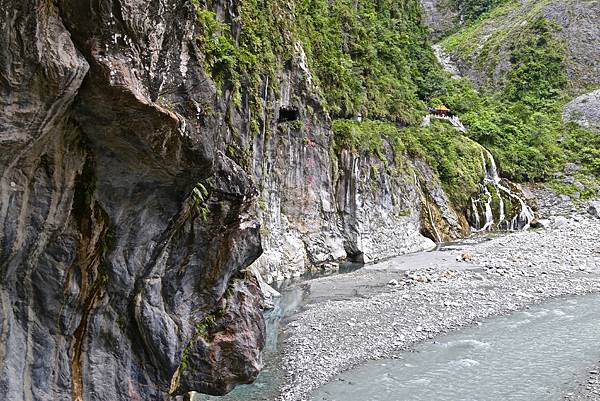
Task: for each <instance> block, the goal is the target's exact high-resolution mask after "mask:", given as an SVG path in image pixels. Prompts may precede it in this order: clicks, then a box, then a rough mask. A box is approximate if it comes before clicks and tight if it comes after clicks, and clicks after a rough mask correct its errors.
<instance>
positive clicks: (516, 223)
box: [471, 150, 535, 231]
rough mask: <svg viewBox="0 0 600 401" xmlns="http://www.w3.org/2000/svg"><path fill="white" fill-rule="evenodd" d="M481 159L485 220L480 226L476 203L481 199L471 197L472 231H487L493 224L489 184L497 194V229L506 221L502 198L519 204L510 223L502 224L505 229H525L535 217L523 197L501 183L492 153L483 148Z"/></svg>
mask: <svg viewBox="0 0 600 401" xmlns="http://www.w3.org/2000/svg"><path fill="white" fill-rule="evenodd" d="M481 160H482V162H483V170H484V172H485V176H484V178H483V182H482V184H481V189H482V193H483V196H485V197H486V198H487V199H486V202H485V204H484V205H483V209H484V217H485V222H484V224H483V227H481V221H480V217H479V216H480V214H479V210H478V208H477V204H478V203H480V202H481V200H476V199H473V198H472V199H471V208H472V209H473V216H472V220H474V221H472V223H474V227H473V229H474V231H487V230H491V229H492V228H493V226H494V214H493V212H492V201H493V197H492V194H491V192H490V190H489V186H490V185H491V186H493V187H494V189H495V192H496V194H497V195H498V222H497V223H496V225H495V226H496V228H497V229H502V228H503V223H504V222H505V221H506V212H505V204H504V199H505V198H507V199H509V200H515V201H516V202H517V203H518V204H519V208H520V209H519V212H518V213H516V214H515V216H514V217H513V218H512V220H511V221H510V223H508V222H507V223H506V224H504V226H505V227H506V229H507V230H509V231H516V230H527V229H528V228H529V226H530V224H531V221H532V220H533V219H534V218H535V214H534V212H533V210H531V208H530V207H529V206H528V205H527V204H526V203H525V201H524V200H523V198H521V197H520V196H519V195H518V194H515V193H513V192H512V191H511V190H510V188H508V187H506V186H504V185H502V179H501V178H500V176H499V175H498V168H497V166H496V161H495V160H494V157H493V156H492V154H491V153H490V152H489V151H487V150H484V151H482V152H481Z"/></svg>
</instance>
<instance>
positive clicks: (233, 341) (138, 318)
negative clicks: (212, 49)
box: [0, 0, 264, 401]
mask: <svg viewBox="0 0 600 401" xmlns="http://www.w3.org/2000/svg"><path fill="white" fill-rule="evenodd" d="M0 5H1V7H0V8H1V9H2V17H1V20H0V29H1V31H2V33H1V35H0V40H2V42H3V43H2V46H0V77H1V78H0V90H1V94H2V96H0V102H2V103H1V104H2V111H1V112H0V132H1V134H0V138H1V139H0V172H1V174H2V177H1V181H0V222H1V224H2V230H1V231H0V272H1V279H0V307H1V309H2V313H1V315H0V316H1V324H0V338H1V341H0V370H1V371H2V374H1V375H0V395H1V398H3V399H7V400H86V401H87V400H126V399H127V400H158V399H164V398H168V397H169V396H168V394H169V393H170V392H173V393H179V392H181V391H182V390H185V389H187V388H188V387H189V386H188V387H185V385H187V383H194V385H196V384H197V383H199V382H202V386H199V387H198V389H199V390H205V389H210V391H213V392H225V391H228V390H229V389H231V387H232V386H233V385H235V384H236V383H242V382H248V381H251V380H252V379H253V378H254V377H255V376H256V374H257V372H258V369H259V367H260V364H261V360H260V352H259V351H260V349H261V348H262V346H263V344H264V323H263V321H262V316H261V313H260V310H261V308H260V297H259V296H258V295H257V294H256V293H257V290H256V285H255V283H254V282H253V280H252V279H251V278H245V276H244V275H243V273H241V272H240V271H241V270H242V269H244V268H246V267H247V266H248V265H250V264H251V263H252V262H253V261H254V260H255V259H256V258H257V257H258V256H259V255H260V253H261V244H260V234H259V226H258V223H257V222H256V221H255V219H254V218H253V217H252V216H251V214H249V213H248V210H249V208H250V207H251V206H252V204H253V202H254V200H255V198H256V193H257V191H256V189H255V187H254V184H253V183H252V181H251V178H250V176H249V175H248V174H247V173H246V172H245V171H244V170H243V169H242V168H241V167H240V166H239V165H238V164H236V163H235V162H234V161H232V160H230V159H229V158H228V157H226V156H224V154H223V152H222V151H221V150H220V148H219V146H222V145H220V142H219V137H220V136H221V135H222V128H221V127H222V124H220V123H219V121H220V120H221V119H222V118H223V110H224V106H223V100H222V99H221V98H220V97H217V96H215V88H214V85H212V84H211V82H210V81H209V80H208V79H207V78H206V76H205V75H204V72H203V69H202V68H201V64H200V63H199V57H201V55H200V54H199V53H198V52H197V50H196V47H195V42H194V40H193V37H194V23H193V21H194V18H195V14H194V10H193V8H192V6H191V4H190V3H189V2H187V1H175V2H172V3H170V4H169V5H168V6H167V5H164V4H163V3H162V2H154V1H153V2H149V3H148V2H143V3H142V2H138V1H133V0H131V1H125V0H124V1H113V2H101V3H90V2H87V3H85V2H75V1H59V2H54V3H53V2H46V1H25V2H21V1H8V0H3V1H2V2H0ZM183 54H187V58H186V60H185V63H184V64H182V55H183ZM175 103H176V104H177V105H178V107H177V110H173V108H170V107H169V105H172V104H175ZM198 183H200V184H198ZM198 185H201V188H203V189H205V190H206V193H205V195H203V196H201V197H198V196H193V195H191V194H192V193H193V189H194V187H197V186H198ZM232 315H235V316H236V318H235V319H234V318H232ZM207 317H212V319H209V322H210V328H209V329H210V331H211V335H212V336H213V337H214V338H217V337H219V336H222V337H223V338H226V339H227V340H226V341H225V340H220V342H217V340H211V341H210V342H209V343H208V344H209V348H210V347H216V346H219V347H221V348H222V349H224V350H225V351H224V352H223V357H222V358H221V359H220V360H219V363H220V364H221V365H219V366H217V365H216V363H215V362H214V361H213V360H210V359H206V358H205V357H204V355H200V354H196V353H193V352H192V353H190V354H189V356H188V366H189V367H194V366H197V365H202V364H205V365H206V364H208V366H209V369H198V370H197V371H192V370H189V369H188V370H187V371H186V372H185V375H184V376H185V377H186V380H187V381H181V386H180V387H177V386H176V387H175V388H171V384H172V378H173V375H174V373H175V372H176V371H179V370H181V363H182V357H183V354H184V351H185V350H186V349H187V347H188V346H189V344H191V343H194V341H196V337H197V336H198V333H197V327H196V326H197V325H198V324H199V323H200V322H203V321H206V319H207ZM224 341H225V342H226V345H223V344H221V343H223V342H224ZM241 349H246V350H247V351H246V352H245V353H242V354H239V353H238V351H239V350H241ZM195 358H200V359H199V360H195ZM227 367H230V368H231V369H230V374H229V375H221V374H215V371H219V370H221V371H222V370H223V369H226V368H227Z"/></svg>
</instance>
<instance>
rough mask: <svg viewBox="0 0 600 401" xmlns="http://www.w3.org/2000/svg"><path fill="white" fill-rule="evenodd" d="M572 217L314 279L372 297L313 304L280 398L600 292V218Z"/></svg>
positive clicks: (304, 394)
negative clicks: (513, 315)
mask: <svg viewBox="0 0 600 401" xmlns="http://www.w3.org/2000/svg"><path fill="white" fill-rule="evenodd" d="M571 212H572V213H573V212H574V213H573V214H571V215H570V216H569V217H564V216H559V217H554V218H552V219H551V226H550V227H549V228H548V229H541V230H532V231H526V232H518V233H513V234H510V235H505V236H499V237H496V238H492V239H490V240H486V241H482V242H477V241H473V243H472V244H461V245H460V246H456V247H451V248H450V249H449V250H447V251H442V252H440V251H438V252H432V253H430V254H425V255H426V256H425V257H424V258H423V259H422V260H421V261H419V260H413V261H411V263H410V264H403V263H402V257H401V258H395V259H391V260H389V261H387V262H385V263H381V264H377V265H372V266H368V267H366V268H364V269H361V270H359V271H356V272H353V273H349V274H344V275H338V276H332V277H323V278H320V279H316V280H314V281H313V282H312V284H311V287H312V289H311V290H313V291H315V290H316V291H318V290H319V288H321V289H331V290H330V291H333V292H334V291H335V290H336V288H344V287H348V286H351V285H353V284H354V285H356V284H355V283H361V285H362V284H363V283H366V285H367V286H368V287H369V288H370V290H369V291H367V292H364V291H363V292H364V293H363V294H358V295H359V296H351V297H337V298H336V297H334V298H333V299H329V300H324V301H322V302H316V303H312V304H309V305H308V306H307V307H306V309H305V310H304V311H302V312H300V313H299V314H298V315H296V316H295V318H294V321H292V322H291V323H290V324H289V326H288V328H287V332H286V340H285V342H284V346H283V360H284V362H283V367H282V370H283V371H284V372H285V381H284V382H285V385H284V386H283V387H282V388H281V390H280V396H279V398H278V399H279V400H282V401H283V400H285V401H291V400H307V399H309V398H310V394H311V393H312V392H313V391H314V390H315V389H316V388H318V387H319V386H321V385H323V384H325V383H327V382H328V381H330V380H332V379H333V378H334V377H335V375H337V374H338V373H340V372H342V371H345V370H348V369H350V368H352V367H354V366H356V365H359V364H361V363H364V362H365V361H367V360H369V359H377V358H394V357H395V355H397V353H398V352H399V351H401V350H404V349H407V348H410V347H411V346H413V345H414V344H416V343H418V342H421V341H424V340H427V339H430V338H432V337H435V336H437V335H439V334H443V333H446V332H448V331H451V330H455V329H457V328H460V327H462V326H466V325H472V324H476V323H477V322H478V321H480V320H482V319H485V318H488V317H491V316H495V315H501V314H507V313H510V312H511V311H515V310H519V309H524V308H527V307H528V306H529V305H532V304H535V303H538V302H541V301H544V300H547V299H549V298H555V297H561V296H570V295H580V294H585V293H590V292H599V291H600V248H599V247H598V245H597V238H598V237H599V236H600V220H598V219H595V218H592V217H591V216H589V215H586V214H584V213H581V212H580V211H579V209H578V208H577V209H575V208H574V210H572V211H571ZM407 266H412V267H410V268H409V267H407ZM414 266H421V267H419V268H414ZM592 381H594V380H592V379H590V382H592ZM595 383H596V384H595V385H594V384H591V383H590V384H588V385H587V386H583V387H582V391H579V390H578V391H579V392H578V394H581V397H584V398H569V399H590V398H589V397H588V396H586V395H585V394H584V392H583V390H585V391H587V392H588V394H589V395H590V396H591V397H592V398H594V397H597V395H596V394H595V393H594V391H596V392H597V390H596V389H597V388H598V386H599V384H600V383H598V380H595ZM594 386H595V387H594Z"/></svg>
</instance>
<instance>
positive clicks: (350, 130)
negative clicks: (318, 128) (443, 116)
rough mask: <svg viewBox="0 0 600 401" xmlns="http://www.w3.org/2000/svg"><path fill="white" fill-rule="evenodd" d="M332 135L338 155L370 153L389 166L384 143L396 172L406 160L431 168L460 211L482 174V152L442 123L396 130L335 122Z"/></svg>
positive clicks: (367, 123) (370, 123)
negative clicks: (392, 156) (392, 153)
mask: <svg viewBox="0 0 600 401" xmlns="http://www.w3.org/2000/svg"><path fill="white" fill-rule="evenodd" d="M333 132H334V139H335V145H334V147H335V148H336V151H337V152H339V150H340V149H343V148H345V149H350V150H353V151H356V152H370V153H372V154H376V155H378V156H379V158H380V159H382V161H384V162H390V160H386V159H385V152H384V146H385V144H386V143H387V144H389V146H391V147H392V149H393V151H394V159H395V160H394V162H395V163H396V167H397V168H404V167H405V166H406V165H407V163H406V159H407V158H408V157H410V158H420V159H423V160H424V161H426V162H427V163H428V164H429V165H430V166H432V168H433V169H434V171H435V173H436V174H437V175H438V177H439V179H440V181H441V182H442V185H443V187H444V189H445V191H446V192H447V194H448V196H449V197H450V199H451V200H452V201H453V203H454V204H455V205H459V206H460V207H465V206H466V205H467V202H468V200H469V199H470V196H471V195H472V194H473V193H476V192H478V190H479V183H480V182H481V179H482V177H483V174H484V172H483V165H482V158H481V152H482V151H483V149H482V148H481V146H479V145H478V144H477V143H476V142H474V141H472V140H471V139H469V138H467V137H465V136H464V135H463V134H462V133H461V132H460V131H458V130H457V129H455V128H454V127H452V126H451V125H450V124H448V123H447V122H445V121H433V122H432V124H431V125H430V126H428V127H425V128H416V127H412V128H398V127H396V126H395V125H393V124H390V123H386V122H381V121H369V120H366V121H363V122H358V121H352V120H336V121H334V123H333Z"/></svg>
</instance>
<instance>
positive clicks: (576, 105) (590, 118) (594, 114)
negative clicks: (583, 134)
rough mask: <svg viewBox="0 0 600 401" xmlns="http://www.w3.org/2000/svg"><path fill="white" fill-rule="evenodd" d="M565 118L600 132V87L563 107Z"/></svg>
mask: <svg viewBox="0 0 600 401" xmlns="http://www.w3.org/2000/svg"><path fill="white" fill-rule="evenodd" d="M563 118H564V119H565V121H573V122H575V123H577V124H579V125H581V126H582V127H585V128H590V129H592V130H594V131H596V132H598V133H600V89H599V90H596V91H593V92H590V93H586V94H584V95H581V96H579V97H577V98H576V99H574V100H572V101H571V102H569V103H567V104H566V105H565V107H564V109H563Z"/></svg>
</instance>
